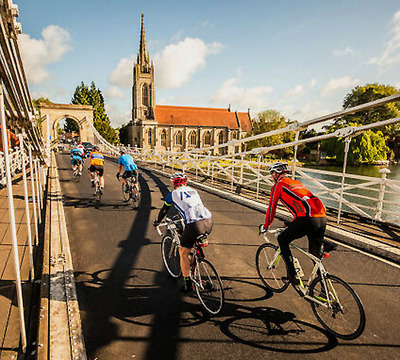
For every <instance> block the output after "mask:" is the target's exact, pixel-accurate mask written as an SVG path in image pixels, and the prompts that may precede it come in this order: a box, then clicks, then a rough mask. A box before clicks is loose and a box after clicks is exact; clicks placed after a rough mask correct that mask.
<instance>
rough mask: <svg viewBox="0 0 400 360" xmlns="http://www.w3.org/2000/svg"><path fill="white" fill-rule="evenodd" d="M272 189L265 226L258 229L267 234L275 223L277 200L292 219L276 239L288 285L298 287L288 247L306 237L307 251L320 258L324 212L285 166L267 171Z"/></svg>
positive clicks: (278, 165) (274, 166)
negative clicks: (294, 241) (283, 262)
mask: <svg viewBox="0 0 400 360" xmlns="http://www.w3.org/2000/svg"><path fill="white" fill-rule="evenodd" d="M269 171H270V173H271V176H272V179H273V180H274V185H273V186H272V189H271V195H270V199H269V205H268V209H267V213H266V216H265V222H264V224H263V225H260V227H259V230H260V232H264V231H267V230H268V228H269V227H270V225H271V223H272V221H273V220H274V217H275V213H276V207H277V205H278V200H281V202H282V203H283V205H285V206H286V207H287V209H288V210H289V211H290V212H291V214H292V215H293V219H292V221H291V222H289V223H285V224H286V225H287V228H286V229H285V230H284V231H283V232H282V233H281V234H280V235H279V236H278V243H279V246H280V248H281V253H282V256H283V258H284V260H285V262H286V265H287V269H288V279H289V281H290V282H291V283H292V284H294V285H297V284H299V279H297V278H296V271H295V268H294V265H293V257H292V253H291V251H290V249H289V244H290V243H291V242H292V241H293V240H295V239H299V238H301V237H303V236H305V235H307V237H308V249H309V252H310V253H311V254H313V255H314V256H316V257H318V258H322V255H323V239H324V234H325V227H326V211H325V207H324V205H323V204H322V202H321V200H320V199H319V198H317V197H316V196H314V195H313V194H312V193H311V192H310V191H309V190H308V189H307V188H306V187H305V186H304V185H303V184H302V183H301V182H300V181H298V180H294V179H291V178H289V177H287V176H286V174H287V173H288V172H289V169H288V165H287V164H286V163H282V162H276V163H275V164H272V165H271V166H270V167H269Z"/></svg>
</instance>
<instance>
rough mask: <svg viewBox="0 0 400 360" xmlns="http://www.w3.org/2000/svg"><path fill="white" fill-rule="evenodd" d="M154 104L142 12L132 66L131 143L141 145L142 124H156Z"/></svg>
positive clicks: (151, 67) (153, 88) (152, 82)
mask: <svg viewBox="0 0 400 360" xmlns="http://www.w3.org/2000/svg"><path fill="white" fill-rule="evenodd" d="M155 106H156V87H155V84H154V66H153V61H150V55H149V52H148V51H147V45H146V34H145V30H144V15H143V14H142V22H141V30H140V44H139V53H138V56H137V60H136V63H135V65H134V67H133V86H132V125H131V126H129V134H128V137H129V139H130V142H131V143H132V145H137V146H139V147H143V139H144V133H143V129H144V126H143V125H147V126H149V125H150V126H151V125H157V122H156V120H155V117H154V108H155Z"/></svg>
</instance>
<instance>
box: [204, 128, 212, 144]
mask: <svg viewBox="0 0 400 360" xmlns="http://www.w3.org/2000/svg"><path fill="white" fill-rule="evenodd" d="M204 145H211V133H210V132H209V131H207V132H206V133H205V134H204Z"/></svg>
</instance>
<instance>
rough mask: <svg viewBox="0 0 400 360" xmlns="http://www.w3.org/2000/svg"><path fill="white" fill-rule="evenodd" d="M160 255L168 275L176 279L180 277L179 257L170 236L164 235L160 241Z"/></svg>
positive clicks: (176, 246) (175, 245)
mask: <svg viewBox="0 0 400 360" xmlns="http://www.w3.org/2000/svg"><path fill="white" fill-rule="evenodd" d="M161 253H162V257H163V261H164V265H165V267H166V269H167V270H168V272H169V274H170V275H171V276H172V277H174V278H177V277H179V276H180V275H181V263H180V257H179V247H178V244H177V243H176V242H174V240H173V238H172V236H171V235H165V236H164V238H163V239H162V241H161Z"/></svg>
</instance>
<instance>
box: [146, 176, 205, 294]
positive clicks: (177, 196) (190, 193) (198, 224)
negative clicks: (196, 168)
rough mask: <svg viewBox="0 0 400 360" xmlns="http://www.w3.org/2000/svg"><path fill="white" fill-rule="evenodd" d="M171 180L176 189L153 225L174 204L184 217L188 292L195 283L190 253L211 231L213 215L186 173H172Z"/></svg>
mask: <svg viewBox="0 0 400 360" xmlns="http://www.w3.org/2000/svg"><path fill="white" fill-rule="evenodd" d="M171 181H172V185H173V188H174V190H172V191H171V192H170V193H168V195H167V197H166V198H165V203H164V206H163V207H162V208H161V210H160V212H159V214H158V217H157V220H154V223H153V225H154V226H157V225H158V224H159V223H161V221H162V219H163V218H164V216H165V215H166V214H167V212H168V210H169V209H170V207H171V205H174V207H175V208H176V209H177V210H178V212H179V214H180V216H181V217H182V219H183V222H184V223H185V229H184V231H183V233H182V235H181V246H180V247H179V255H180V261H181V269H182V275H183V280H184V285H183V287H182V289H181V291H182V292H184V293H187V292H189V291H191V290H193V285H192V282H191V280H190V277H189V274H190V260H189V253H190V250H191V249H192V247H193V245H194V243H195V242H196V239H197V237H198V236H199V235H201V234H204V233H207V234H210V233H211V230H212V216H211V213H210V211H209V210H208V209H207V208H206V207H205V206H204V205H203V202H202V201H201V199H200V196H199V193H198V192H197V191H196V190H195V189H193V188H191V187H190V186H187V181H188V179H187V177H186V175H185V174H183V173H181V172H178V173H175V174H174V175H172V177H171Z"/></svg>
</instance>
